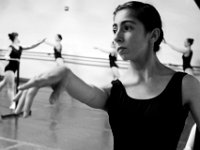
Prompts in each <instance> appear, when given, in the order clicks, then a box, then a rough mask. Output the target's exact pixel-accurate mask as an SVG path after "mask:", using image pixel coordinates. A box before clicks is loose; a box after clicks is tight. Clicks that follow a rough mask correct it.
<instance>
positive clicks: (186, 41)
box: [184, 39, 190, 47]
mask: <svg viewBox="0 0 200 150" xmlns="http://www.w3.org/2000/svg"><path fill="white" fill-rule="evenodd" d="M184 46H185V47H189V46H190V43H189V42H188V40H187V39H186V40H185V42H184Z"/></svg>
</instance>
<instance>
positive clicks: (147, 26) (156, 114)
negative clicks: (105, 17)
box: [15, 1, 200, 150]
mask: <svg viewBox="0 0 200 150" xmlns="http://www.w3.org/2000/svg"><path fill="white" fill-rule="evenodd" d="M113 22H114V23H113V32H114V41H115V44H116V48H117V51H118V53H119V55H120V56H121V57H122V59H123V60H129V61H130V67H129V70H128V72H127V74H126V76H124V77H120V78H119V79H118V80H115V81H113V82H112V84H109V85H108V86H107V87H104V88H98V87H95V86H91V85H89V84H87V83H85V82H84V81H82V80H81V79H80V78H79V77H77V76H76V75H75V74H74V73H73V72H72V71H71V70H70V69H69V68H67V67H64V66H59V67H56V68H54V69H53V70H50V71H49V72H47V73H44V74H41V75H39V76H37V77H35V78H33V79H31V80H29V81H28V82H27V83H26V84H24V85H22V86H21V87H20V88H19V89H20V90H21V91H20V92H19V93H18V94H17V95H16V97H15V100H19V104H18V106H17V109H16V110H15V113H19V112H21V111H24V117H26V116H28V113H29V111H30V107H31V104H32V102H33V99H34V96H35V95H36V93H37V92H32V89H35V88H36V89H39V88H41V87H44V86H51V85H54V84H58V85H59V87H62V88H59V90H63V89H64V90H66V91H67V92H68V93H69V94H70V95H71V96H72V97H74V98H76V99H78V100H80V101H81V102H83V103H85V104H87V105H89V106H90V107H93V108H98V109H103V110H105V111H107V113H108V115H109V121H110V126H111V129H112V132H113V136H114V149H115V150H125V149H129V150H148V149H150V150H151V149H152V150H176V147H177V144H178V141H179V137H180V135H181V132H182V130H183V127H184V124H185V120H186V117H187V115H188V112H189V111H191V113H192V115H193V117H194V120H195V122H196V123H197V126H198V128H199V129H200V109H199V108H200V92H199V91H200V84H199V82H198V80H197V79H196V78H194V77H192V76H191V75H188V74H186V73H183V72H175V71H174V70H172V69H170V68H167V67H166V66H164V65H163V64H162V63H160V61H159V60H158V58H157V56H156V51H158V50H159V45H160V43H161V41H162V40H163V31H162V23H161V19H160V15H159V13H158V12H157V10H156V9H155V8H154V7H153V6H152V5H149V4H146V3H141V2H136V1H131V2H127V3H125V4H123V5H120V6H119V7H117V8H116V10H115V12H114V18H113ZM56 93H57V90H56V89H55V91H54V93H53V94H56Z"/></svg>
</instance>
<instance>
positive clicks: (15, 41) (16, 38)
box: [14, 36, 20, 44]
mask: <svg viewBox="0 0 200 150" xmlns="http://www.w3.org/2000/svg"><path fill="white" fill-rule="evenodd" d="M14 43H15V44H19V43H20V41H19V38H18V36H16V37H15V40H14Z"/></svg>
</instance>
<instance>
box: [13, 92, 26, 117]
mask: <svg viewBox="0 0 200 150" xmlns="http://www.w3.org/2000/svg"><path fill="white" fill-rule="evenodd" d="M26 94H27V91H26V90H25V91H23V92H22V93H21V96H20V97H19V99H18V103H17V108H16V109H15V114H19V113H20V112H22V109H23V107H24V102H25V99H26Z"/></svg>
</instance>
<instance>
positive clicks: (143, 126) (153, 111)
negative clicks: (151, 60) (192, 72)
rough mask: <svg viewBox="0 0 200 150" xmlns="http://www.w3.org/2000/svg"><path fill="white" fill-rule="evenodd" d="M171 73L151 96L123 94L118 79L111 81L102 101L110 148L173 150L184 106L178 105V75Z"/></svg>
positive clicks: (181, 122) (180, 90)
mask: <svg viewBox="0 0 200 150" xmlns="http://www.w3.org/2000/svg"><path fill="white" fill-rule="evenodd" d="M185 74H186V73H183V72H177V73H175V74H174V75H173V77H172V78H171V80H170V81H169V83H168V85H167V86H166V88H165V89H164V91H163V92H162V93H161V94H159V95H158V96H156V97H154V98H151V99H144V100H141V99H140V100H139V99H134V98H131V97H129V96H128V95H127V93H126V90H125V87H124V86H123V84H122V83H121V82H120V81H119V80H115V81H113V82H112V84H113V86H112V88H111V95H110V97H109V99H108V101H107V103H106V110H107V112H108V114H109V121H110V126H111V129H112V132H113V135H114V150H176V147H177V144H178V141H179V138H180V135H181V132H182V130H183V127H184V124H185V120H186V118H187V115H188V107H187V106H183V105H182V78H183V77H184V75H185Z"/></svg>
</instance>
